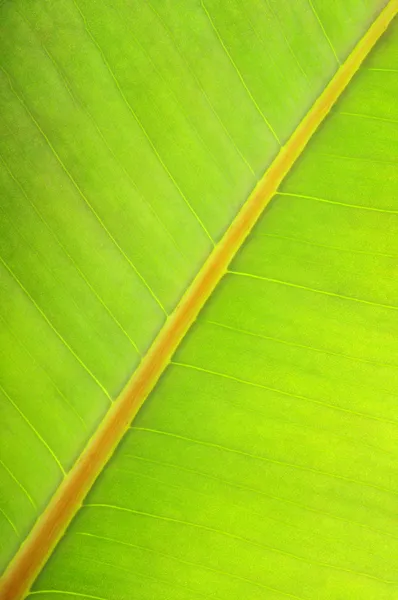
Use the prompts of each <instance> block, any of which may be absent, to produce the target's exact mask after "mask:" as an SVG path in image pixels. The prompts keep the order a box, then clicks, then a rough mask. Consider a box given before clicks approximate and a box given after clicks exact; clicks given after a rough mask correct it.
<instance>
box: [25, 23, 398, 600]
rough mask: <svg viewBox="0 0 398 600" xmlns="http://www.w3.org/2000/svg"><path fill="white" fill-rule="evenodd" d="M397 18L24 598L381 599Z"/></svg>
mask: <svg viewBox="0 0 398 600" xmlns="http://www.w3.org/2000/svg"><path fill="white" fill-rule="evenodd" d="M397 25H398V23H397V22H395V25H392V26H391V27H390V30H389V31H388V32H387V33H386V35H385V36H384V38H383V40H382V41H381V42H380V43H379V45H378V47H377V49H376V50H375V51H374V53H373V55H372V56H371V57H370V58H369V60H367V61H366V62H365V64H364V66H363V68H361V70H360V72H359V73H358V75H357V76H356V77H355V79H354V80H353V82H352V83H351V85H350V87H349V89H348V90H347V93H345V94H344V95H343V97H342V99H341V101H339V102H338V104H337V105H336V107H335V108H334V110H333V111H332V113H331V114H330V115H329V117H328V118H327V120H326V122H325V123H324V125H323V126H322V127H321V128H320V130H319V132H318V133H317V134H316V135H315V136H314V138H313V140H312V141H311V142H310V144H309V146H308V148H307V149H306V150H305V152H304V155H303V157H302V159H301V160H300V161H299V162H298V164H297V165H296V166H295V167H294V168H293V170H292V172H291V173H290V175H289V176H288V177H287V179H286V180H285V182H284V183H283V185H282V187H281V188H280V190H279V193H278V194H277V195H276V196H275V198H274V199H273V201H272V203H271V205H270V206H269V208H268V209H267V210H266V212H265V214H264V215H263V217H262V218H261V220H260V222H259V223H258V225H257V226H256V228H255V230H254V231H253V232H252V234H251V235H250V237H249V239H248V241H247V243H246V244H245V245H244V247H243V248H242V250H241V251H240V253H239V254H238V256H237V257H236V258H235V260H234V261H233V262H232V264H231V266H230V270H229V272H228V274H227V275H226V276H225V277H224V279H223V280H222V281H221V283H220V284H219V286H218V288H217V289H216V291H215V293H214V294H213V296H212V297H211V299H210V301H209V302H208V303H207V305H206V306H205V308H204V310H203V311H202V313H201V315H200V317H199V319H198V321H197V323H196V324H195V326H194V327H193V329H192V330H191V331H190V333H189V334H188V335H187V337H186V338H185V340H184V342H183V344H182V345H181V347H180V349H179V350H178V351H177V353H176V354H175V356H174V357H173V359H172V364H171V365H170V367H169V368H168V369H167V371H166V373H165V374H164V376H163V377H162V378H161V380H160V382H159V384H158V385H157V387H156V389H155V391H154V392H153V393H152V395H151V396H150V398H149V399H148V400H147V401H146V403H145V404H144V407H143V408H142V410H141V411H140V413H139V415H138V417H137V418H136V419H135V421H134V423H133V425H132V428H131V431H130V432H129V433H128V435H126V437H125V438H124V440H123V442H122V444H121V446H120V447H119V449H118V451H117V452H116V454H115V456H114V457H113V459H112V460H111V462H110V464H109V465H108V467H106V468H105V470H104V472H103V474H102V475H101V476H100V478H99V480H98V481H97V483H96V485H95V486H94V488H93V489H92V491H91V493H90V494H89V496H88V497H87V499H86V501H85V503H84V505H83V507H82V509H81V510H80V512H79V513H78V515H77V517H76V518H75V520H74V522H73V523H72V525H71V527H70V528H69V530H68V532H67V534H66V536H65V537H64V539H63V540H62V541H61V543H60V544H59V546H58V548H57V549H56V551H55V553H54V555H53V556H52V558H51V559H50V561H49V562H48V564H47V566H46V567H45V568H44V571H43V572H42V574H41V575H40V576H39V578H38V580H37V582H36V583H35V585H34V587H33V591H32V595H31V596H29V597H31V598H32V600H33V598H34V597H36V596H37V597H38V598H43V600H55V599H56V598H62V599H63V600H67V599H68V598H70V597H72V596H74V595H77V596H79V597H81V598H85V599H89V598H103V599H105V600H127V599H130V598H137V599H139V600H158V599H159V598H162V600H163V599H165V600H166V599H169V598H170V599H171V598H172V599H173V600H176V599H178V600H193V599H198V600H199V599H200V598H207V599H214V600H231V599H232V598H233V599H235V598H236V599H237V600H241V599H242V598H250V600H264V599H267V600H274V599H275V600H283V599H284V598H294V599H297V600H313V599H318V598H322V599H325V600H326V599H327V600H359V599H361V600H365V599H366V600H396V599H397V598H398V585H397V584H398V573H397V565H398V543H397V540H398V523H397V518H396V516H397V501H398V474H397V460H398V435H397V433H398V417H397V388H398V358H397V357H398V301H397V298H398V283H397V282H398V277H397V274H398V273H397V265H398V260H397V259H398V235H397V234H398V206H397V202H396V199H397V192H398V170H397V161H398V106H397V104H396V103H395V105H394V103H393V102H392V99H393V98H394V99H395V100H396V98H398V76H396V75H397V73H395V71H398V62H397V48H398V27H397ZM375 98H377V103H376V102H375ZM394 111H395V112H394Z"/></svg>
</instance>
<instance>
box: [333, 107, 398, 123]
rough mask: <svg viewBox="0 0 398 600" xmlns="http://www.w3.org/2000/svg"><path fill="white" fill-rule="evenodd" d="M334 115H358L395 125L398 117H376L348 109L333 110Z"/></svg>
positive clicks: (362, 117)
mask: <svg viewBox="0 0 398 600" xmlns="http://www.w3.org/2000/svg"><path fill="white" fill-rule="evenodd" d="M334 114H335V115H346V116H349V117H358V118H360V119H371V120H372V121H384V122H385V123H394V125H396V124H397V123H398V119H389V118H387V117H378V116H377V115H366V114H364V113H354V112H349V111H344V110H341V111H337V110H336V111H335V112H334Z"/></svg>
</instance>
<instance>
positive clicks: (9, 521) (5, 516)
mask: <svg viewBox="0 0 398 600" xmlns="http://www.w3.org/2000/svg"><path fill="white" fill-rule="evenodd" d="M0 513H1V514H2V515H3V517H4V518H5V520H6V521H7V523H8V524H9V526H10V527H11V529H12V530H13V531H14V533H15V535H16V536H17V537H20V535H21V534H20V533H19V531H18V529H17V528H16V526H15V524H14V523H13V521H12V520H11V519H10V517H9V516H8V515H7V514H6V513H5V512H4V510H3V509H2V508H1V507H0Z"/></svg>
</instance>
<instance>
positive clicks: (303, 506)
mask: <svg viewBox="0 0 398 600" xmlns="http://www.w3.org/2000/svg"><path fill="white" fill-rule="evenodd" d="M131 429H133V428H132V427H131ZM125 456H127V457H131V458H134V459H139V460H142V461H145V462H150V463H153V464H155V465H160V466H166V467H172V468H174V469H177V470H180V471H184V472H187V473H192V474H195V475H200V476H202V477H205V478H206V479H211V480H214V481H217V482H220V483H222V484H224V485H227V486H230V487H232V488H237V489H239V490H244V491H247V492H251V493H254V494H258V495H259V496H263V497H264V498H268V499H270V500H277V501H279V502H282V503H286V504H290V505H292V506H298V507H299V508H301V509H303V510H307V511H309V512H313V513H315V514H317V515H322V516H324V517H328V518H330V519H335V520H336V521H342V522H343V523H348V524H350V525H355V526H358V527H361V528H363V529H367V530H369V531H371V532H372V533H377V534H379V535H382V536H387V537H391V538H393V539H395V540H397V539H398V536H396V535H394V534H392V533H390V532H387V531H383V530H381V529H376V528H374V527H370V526H369V525H366V524H364V523H360V522H359V521H353V520H352V519H345V518H344V517H339V516H338V515H334V514H332V513H328V512H326V511H323V510H318V509H316V508H312V507H311V506H307V505H306V504H301V503H300V502H295V501H294V500H288V499H287V498H283V497H282V496H275V495H273V494H268V493H266V492H263V491H262V490H258V489H256V488H252V487H249V486H247V485H241V484H238V483H233V482H232V481H229V480H227V479H223V478H222V477H218V476H216V475H210V474H209V473H205V472H203V471H199V470H198V469H188V468H187V467H182V466H181V465H176V464H173V463H169V462H165V461H158V460H153V459H150V458H144V457H143V456H138V455H135V454H125Z"/></svg>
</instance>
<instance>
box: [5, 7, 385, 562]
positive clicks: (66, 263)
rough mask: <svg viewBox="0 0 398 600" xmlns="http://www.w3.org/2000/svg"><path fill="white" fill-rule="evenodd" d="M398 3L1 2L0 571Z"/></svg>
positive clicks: (375, 100)
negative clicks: (324, 98)
mask: <svg viewBox="0 0 398 600" xmlns="http://www.w3.org/2000/svg"><path fill="white" fill-rule="evenodd" d="M384 4H385V2H384V1H382V0H366V1H360V0H335V1H334V2H333V3H330V2H325V1H323V0H312V1H309V0H297V1H295V2H290V1H288V0H278V1H277V2H276V0H266V1H265V2H260V1H259V0H250V1H248V2H245V4H244V6H242V4H241V3H239V2H237V1H235V0H233V1H232V2H219V1H215V0H206V1H205V2H198V1H194V0H189V1H187V2H180V1H179V2H175V1H174V0H173V1H171V0H168V1H166V2H164V1H161V2H160V1H157V0H151V2H148V1H146V0H145V1H144V0H139V1H138V0H112V1H108V2H102V1H101V2H94V1H93V0H76V1H74V0H55V1H50V0H30V1H29V2H24V1H22V0H3V1H2V2H1V3H0V65H1V71H0V188H1V203H0V286H1V290H0V294H1V308H0V347H1V357H0V408H1V418H2V430H1V436H0V569H4V567H5V566H6V565H7V563H8V561H9V560H10V558H11V557H12V555H13V554H14V553H15V551H16V550H17V548H18V547H19V546H20V544H21V543H22V542H23V540H24V539H25V537H26V535H27V533H28V532H29V530H30V528H31V526H32V524H33V523H34V521H35V520H36V518H37V517H38V516H39V515H40V514H41V513H42V511H43V509H44V508H45V506H46V505H47V503H48V500H49V498H50V497H51V496H52V494H53V493H54V491H55V490H56V488H57V486H58V485H59V484H60V483H61V482H62V480H63V478H64V477H65V474H66V473H68V472H69V470H70V468H71V466H72V465H73V464H74V462H75V460H76V457H77V456H78V455H79V454H80V452H81V451H82V449H83V448H84V446H85V444H86V443H87V441H88V439H89V438H90V436H91V434H92V433H93V432H94V431H95V429H96V427H97V426H98V424H99V422H100V421H101V419H102V418H103V416H104V415H105V414H106V413H107V411H108V408H109V407H110V406H111V403H112V401H113V400H114V399H115V398H116V397H117V396H118V394H119V392H120V390H121V389H122V388H123V386H124V384H125V383H126V381H127V380H128V379H129V377H130V376H131V373H132V372H133V371H134V369H135V368H136V367H137V366H138V365H139V363H140V361H141V359H142V357H143V356H145V354H146V352H147V349H148V347H149V346H150V344H151V342H152V340H153V339H154V337H155V335H156V334H157V332H158V331H159V329H160V328H161V327H162V325H163V324H164V323H165V321H166V317H167V315H169V314H170V313H171V311H172V310H173V308H174V307H175V306H176V304H177V302H178V300H179V299H180V297H181V295H182V293H183V292H184V291H185V289H186V288H187V286H188V284H189V283H190V281H191V280H192V278H193V277H194V275H195V274H196V273H197V271H198V269H199V267H200V266H201V265H202V263H203V261H204V260H205V258H206V257H207V256H208V254H209V252H210V251H211V250H212V248H213V243H215V242H217V241H218V240H219V239H220V237H221V235H222V234H223V232H224V231H225V229H226V228H227V226H228V225H229V223H230V222H231V220H232V218H233V217H234V215H235V214H236V212H237V210H238V209H239V207H240V206H241V205H242V204H243V202H244V201H245V199H246V198H247V197H248V195H249V193H250V191H251V190H252V189H253V187H254V186H255V184H256V182H257V181H258V179H259V178H260V177H261V175H262V174H263V172H264V170H265V169H266V167H267V166H268V165H269V163H270V161H271V160H272V159H273V157H274V156H275V155H276V154H277V152H278V150H279V147H280V143H284V142H285V141H286V140H287V138H288V137H289V135H290V134H291V132H292V131H293V130H294V128H295V127H296V125H297V124H298V122H299V121H300V119H301V118H302V116H303V115H304V114H305V113H306V112H307V111H308V109H309V108H310V106H311V105H312V103H313V102H314V100H315V99H316V97H317V96H318V95H319V93H320V92H321V91H322V89H323V88H324V87H325V85H326V84H327V82H328V81H329V80H330V79H331V78H332V76H333V74H334V73H335V71H336V69H337V68H338V66H339V63H341V62H342V61H344V59H345V57H346V56H347V54H348V53H349V51H350V50H351V49H352V47H353V46H354V44H355V42H356V41H357V40H358V39H359V38H360V37H361V36H362V35H363V33H364V31H366V29H367V28H368V27H369V25H370V23H371V22H372V21H373V20H374V18H375V16H376V15H377V13H378V12H379V11H380V10H381V9H382V7H383V5H384ZM374 102H377V98H375V99H374Z"/></svg>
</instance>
